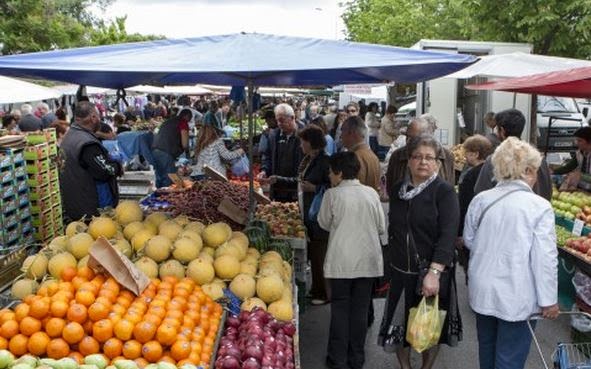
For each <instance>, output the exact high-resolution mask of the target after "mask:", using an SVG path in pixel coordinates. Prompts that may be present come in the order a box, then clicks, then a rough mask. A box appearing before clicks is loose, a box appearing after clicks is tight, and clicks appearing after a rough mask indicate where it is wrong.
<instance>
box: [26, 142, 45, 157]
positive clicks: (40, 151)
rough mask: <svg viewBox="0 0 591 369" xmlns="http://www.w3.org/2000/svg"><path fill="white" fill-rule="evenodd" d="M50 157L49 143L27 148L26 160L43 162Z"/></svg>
mask: <svg viewBox="0 0 591 369" xmlns="http://www.w3.org/2000/svg"><path fill="white" fill-rule="evenodd" d="M48 157H49V145H48V144H47V143H41V144H38V145H31V146H27V147H25V160H27V161H31V160H32V161H35V160H42V159H46V158H48Z"/></svg>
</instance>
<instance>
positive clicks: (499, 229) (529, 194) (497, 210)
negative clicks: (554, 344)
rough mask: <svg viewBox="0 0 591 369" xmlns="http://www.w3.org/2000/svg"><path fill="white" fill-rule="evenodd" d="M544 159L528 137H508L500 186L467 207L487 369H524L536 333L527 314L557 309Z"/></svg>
mask: <svg viewBox="0 0 591 369" xmlns="http://www.w3.org/2000/svg"><path fill="white" fill-rule="evenodd" d="M541 160H542V158H541V155H540V153H539V152H538V151H537V150H536V149H535V148H534V147H532V146H531V145H529V144H528V143H525V142H522V141H520V140H519V139H517V138H515V137H511V138H508V139H507V140H505V141H504V142H503V143H502V144H501V145H500V146H499V147H498V148H497V150H496V151H495V153H494V154H493V157H492V163H493V166H494V174H495V178H496V180H497V181H498V184H497V186H496V187H494V188H493V189H491V190H488V191H485V192H482V193H480V194H479V195H477V196H476V197H475V198H474V199H473V200H472V202H471V203H470V206H469V208H468V212H467V214H466V220H465V225H464V243H465V245H466V247H468V248H469V249H470V262H469V268H468V276H469V281H470V283H469V284H468V288H469V296H470V307H471V308H472V310H474V311H475V312H476V329H477V331H478V347H479V357H480V369H499V368H507V369H522V368H523V367H524V365H525V361H526V359H527V355H528V353H529V348H530V344H531V338H532V337H531V334H530V332H529V328H528V327H527V319H528V317H529V316H530V315H532V314H534V313H542V315H543V316H544V317H545V318H550V319H553V318H555V317H556V316H557V315H558V305H557V294H558V281H557V257H558V251H557V249H556V234H555V231H554V212H553V210H552V207H551V205H550V203H549V202H548V201H547V200H545V199H544V198H542V197H540V196H538V195H536V194H535V193H534V192H533V191H532V187H533V185H534V184H535V182H536V178H537V171H538V168H539V167H540V163H541Z"/></svg>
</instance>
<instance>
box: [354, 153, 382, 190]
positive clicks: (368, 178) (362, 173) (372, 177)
mask: <svg viewBox="0 0 591 369" xmlns="http://www.w3.org/2000/svg"><path fill="white" fill-rule="evenodd" d="M351 151H353V152H354V153H355V155H357V159H359V163H360V164H361V168H360V170H359V175H358V176H357V178H358V179H359V181H360V182H361V184H364V185H366V186H369V187H371V188H373V189H375V190H376V191H379V190H380V173H381V172H380V160H379V159H378V157H377V156H376V154H374V153H373V151H371V149H370V148H369V146H368V145H367V144H365V143H361V144H358V145H357V146H355V147H353V148H352V149H351Z"/></svg>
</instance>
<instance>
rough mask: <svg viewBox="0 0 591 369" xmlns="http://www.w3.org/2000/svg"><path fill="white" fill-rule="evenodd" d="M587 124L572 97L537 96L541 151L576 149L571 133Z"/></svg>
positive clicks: (539, 147)
mask: <svg viewBox="0 0 591 369" xmlns="http://www.w3.org/2000/svg"><path fill="white" fill-rule="evenodd" d="M586 125H587V121H586V119H585V117H584V115H583V114H582V113H581V111H580V110H579V107H578V105H577V103H576V101H575V100H574V99H571V98H566V97H556V96H544V95H539V96H538V104H537V127H538V149H540V151H542V152H572V151H575V150H576V149H577V147H576V146H575V142H574V136H573V134H574V133H575V131H576V130H577V129H579V128H581V127H583V126H586Z"/></svg>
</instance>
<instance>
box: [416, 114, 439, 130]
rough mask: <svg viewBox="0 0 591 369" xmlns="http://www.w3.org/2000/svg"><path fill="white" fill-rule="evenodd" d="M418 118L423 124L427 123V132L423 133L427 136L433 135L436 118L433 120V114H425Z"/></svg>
mask: <svg viewBox="0 0 591 369" xmlns="http://www.w3.org/2000/svg"><path fill="white" fill-rule="evenodd" d="M419 118H421V119H423V120H424V121H425V122H427V129H428V130H429V131H428V132H424V133H427V134H430V135H432V134H434V133H435V130H436V129H437V118H435V117H434V116H433V114H430V113H425V114H423V115H421V116H420V117H419Z"/></svg>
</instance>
